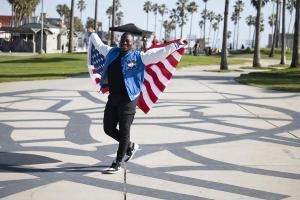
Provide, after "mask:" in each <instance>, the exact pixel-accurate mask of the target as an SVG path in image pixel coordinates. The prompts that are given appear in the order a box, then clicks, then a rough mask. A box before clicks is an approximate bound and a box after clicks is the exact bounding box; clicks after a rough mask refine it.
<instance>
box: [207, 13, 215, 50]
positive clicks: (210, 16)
mask: <svg viewBox="0 0 300 200" xmlns="http://www.w3.org/2000/svg"><path fill="white" fill-rule="evenodd" d="M215 16H216V14H215V13H214V12H213V11H209V12H207V19H208V21H209V31H208V35H209V38H208V41H209V43H210V42H211V41H210V33H211V29H212V24H213V21H214V20H215ZM210 45H211V44H210Z"/></svg>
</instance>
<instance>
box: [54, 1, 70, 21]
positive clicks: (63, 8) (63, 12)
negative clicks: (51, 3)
mask: <svg viewBox="0 0 300 200" xmlns="http://www.w3.org/2000/svg"><path fill="white" fill-rule="evenodd" d="M56 12H57V13H58V14H59V16H60V17H62V20H63V21H64V22H65V21H66V18H68V17H69V16H70V8H69V6H68V5H66V4H58V5H57V6H56Z"/></svg>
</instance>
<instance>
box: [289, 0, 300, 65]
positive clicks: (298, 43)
mask: <svg viewBox="0 0 300 200" xmlns="http://www.w3.org/2000/svg"><path fill="white" fill-rule="evenodd" d="M295 8H296V14H295V33H294V46H293V57H292V62H291V68H300V39H299V36H300V1H299V0H297V1H296V7H295Z"/></svg>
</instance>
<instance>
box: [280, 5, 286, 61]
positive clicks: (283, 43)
mask: <svg viewBox="0 0 300 200" xmlns="http://www.w3.org/2000/svg"><path fill="white" fill-rule="evenodd" d="M282 6H283V7H282V31H281V59H280V64H282V65H284V64H285V63H286V37H285V6H286V0H283V1H282Z"/></svg>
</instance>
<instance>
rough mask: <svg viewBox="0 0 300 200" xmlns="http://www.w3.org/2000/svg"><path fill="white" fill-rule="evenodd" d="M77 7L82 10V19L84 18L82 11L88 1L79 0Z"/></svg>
mask: <svg viewBox="0 0 300 200" xmlns="http://www.w3.org/2000/svg"><path fill="white" fill-rule="evenodd" d="M77 8H78V9H79V11H80V20H82V11H83V10H85V9H86V3H85V2H84V0H79V1H78V2H77Z"/></svg>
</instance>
